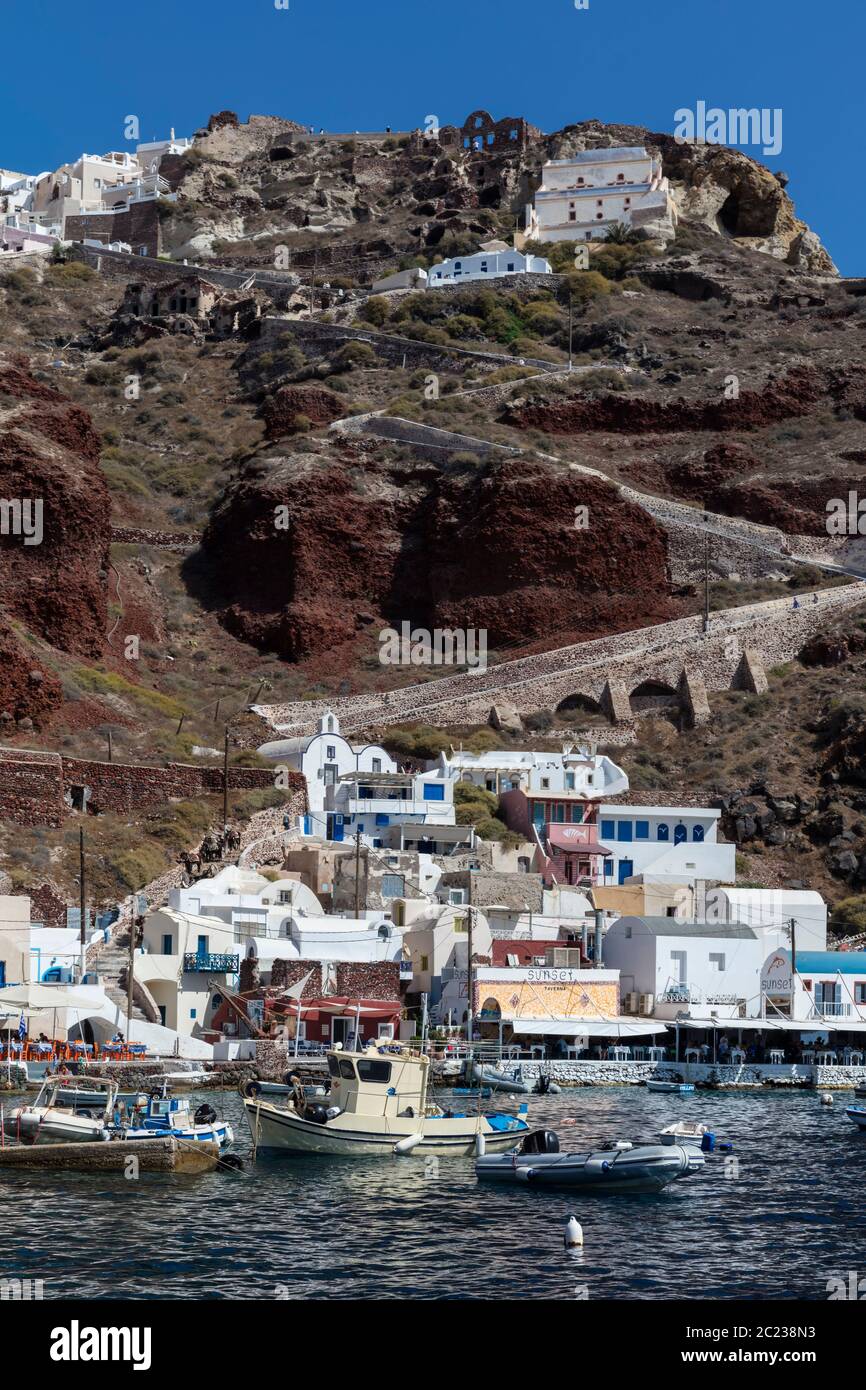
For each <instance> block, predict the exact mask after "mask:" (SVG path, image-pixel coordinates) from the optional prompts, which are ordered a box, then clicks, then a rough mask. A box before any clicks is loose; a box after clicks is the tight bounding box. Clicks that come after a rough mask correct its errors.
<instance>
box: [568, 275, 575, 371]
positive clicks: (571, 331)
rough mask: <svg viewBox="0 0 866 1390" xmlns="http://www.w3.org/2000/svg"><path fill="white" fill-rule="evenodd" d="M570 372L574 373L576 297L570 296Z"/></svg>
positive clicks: (570, 294)
mask: <svg viewBox="0 0 866 1390" xmlns="http://www.w3.org/2000/svg"><path fill="white" fill-rule="evenodd" d="M568 370H569V371H570V372H572V371H574V295H573V294H572V293H571V291H569V295H568Z"/></svg>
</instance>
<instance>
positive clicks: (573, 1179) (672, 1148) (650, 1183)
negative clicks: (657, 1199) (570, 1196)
mask: <svg viewBox="0 0 866 1390" xmlns="http://www.w3.org/2000/svg"><path fill="white" fill-rule="evenodd" d="M703 1166H704V1156H703V1154H702V1153H701V1152H700V1151H699V1150H698V1149H696V1148H694V1147H693V1146H692V1145H685V1144H630V1143H628V1142H626V1141H623V1140H620V1141H618V1142H617V1143H615V1144H610V1145H608V1146H607V1147H605V1148H601V1149H597V1150H595V1151H594V1152H592V1153H584V1154H572V1153H560V1151H559V1137H558V1135H556V1134H555V1133H553V1131H552V1130H533V1131H532V1132H531V1133H530V1134H528V1135H527V1136H526V1138H525V1139H524V1140H523V1142H522V1143H521V1145H520V1147H519V1148H518V1149H517V1150H516V1151H515V1152H514V1153H510V1154H500V1155H497V1156H495V1157H489V1158H488V1157H487V1156H485V1157H483V1158H478V1159H476V1162H475V1176H476V1177H477V1178H478V1180H479V1182H505V1183H512V1184H514V1185H518V1184H524V1185H528V1186H530V1187H579V1188H580V1189H581V1190H582V1191H584V1192H586V1193H590V1194H591V1193H595V1194H599V1195H601V1194H605V1193H608V1192H611V1193H614V1192H620V1193H621V1192H661V1190H662V1188H665V1187H667V1186H668V1184H669V1183H672V1182H677V1181H678V1180H679V1179H680V1178H687V1177H689V1176H690V1175H691V1174H692V1173H697V1172H699V1171H700V1169H701V1168H703Z"/></svg>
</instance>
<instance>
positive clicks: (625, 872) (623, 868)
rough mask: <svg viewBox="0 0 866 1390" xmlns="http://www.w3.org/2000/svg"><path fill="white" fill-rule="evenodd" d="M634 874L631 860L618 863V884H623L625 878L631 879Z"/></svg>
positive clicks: (622, 860)
mask: <svg viewBox="0 0 866 1390" xmlns="http://www.w3.org/2000/svg"><path fill="white" fill-rule="evenodd" d="M633 873H634V862H633V860H631V859H621V860H620V861H619V882H620V883H625V881H626V879H627V878H631V876H632V874H633Z"/></svg>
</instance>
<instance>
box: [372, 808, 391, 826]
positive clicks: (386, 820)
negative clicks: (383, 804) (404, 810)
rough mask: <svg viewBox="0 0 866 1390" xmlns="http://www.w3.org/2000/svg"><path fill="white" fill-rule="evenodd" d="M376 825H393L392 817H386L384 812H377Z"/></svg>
mask: <svg viewBox="0 0 866 1390" xmlns="http://www.w3.org/2000/svg"><path fill="white" fill-rule="evenodd" d="M376 824H377V825H390V824H391V817H390V816H386V815H385V814H384V812H382V811H377V812H376Z"/></svg>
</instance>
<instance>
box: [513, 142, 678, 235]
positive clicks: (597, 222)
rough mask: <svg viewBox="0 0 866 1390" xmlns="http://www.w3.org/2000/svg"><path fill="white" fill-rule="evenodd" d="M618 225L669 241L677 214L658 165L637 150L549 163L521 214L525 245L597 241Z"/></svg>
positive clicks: (589, 152) (599, 151) (593, 153)
mask: <svg viewBox="0 0 866 1390" xmlns="http://www.w3.org/2000/svg"><path fill="white" fill-rule="evenodd" d="M616 222H621V223H623V224H624V225H625V226H627V227H632V228H634V229H635V230H643V231H644V232H645V233H646V234H647V235H648V236H652V237H661V238H663V239H670V238H672V237H673V236H674V234H675V231H676V223H677V213H676V208H675V206H674V201H673V197H672V196H671V192H670V185H669V183H668V180H667V178H666V177H665V176H664V174H663V172H662V164H661V159H660V158H658V157H657V156H654V155H651V154H649V153H648V152H647V151H646V150H645V149H644V148H643V147H642V146H628V147H625V146H623V147H619V148H614V149H597V150H584V151H583V152H582V153H581V154H575V155H571V157H570V158H568V159H553V160H550V161H549V162H548V163H547V164H545V165H544V167H543V168H542V171H541V186H540V187H539V188H538V189H537V191H536V193H535V199H534V203H533V204H530V205H529V206H528V207H527V209H526V236H527V238H528V239H529V240H530V241H595V240H603V239H604V237H605V235H606V233H607V231H608V230H609V228H610V227H611V226H613V224H614V223H616Z"/></svg>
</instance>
